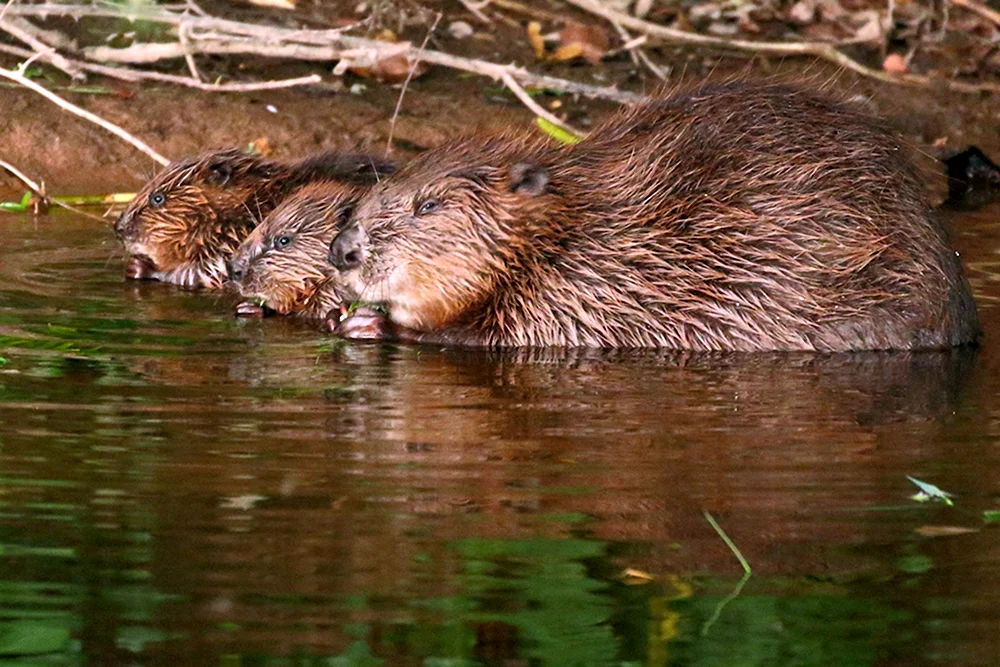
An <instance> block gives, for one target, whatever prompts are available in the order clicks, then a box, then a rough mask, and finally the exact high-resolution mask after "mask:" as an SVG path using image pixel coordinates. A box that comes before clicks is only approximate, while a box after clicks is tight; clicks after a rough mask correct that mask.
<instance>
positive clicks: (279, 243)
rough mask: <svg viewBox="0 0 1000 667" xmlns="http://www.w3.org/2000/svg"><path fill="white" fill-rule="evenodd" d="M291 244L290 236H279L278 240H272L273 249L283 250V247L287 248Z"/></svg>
mask: <svg viewBox="0 0 1000 667" xmlns="http://www.w3.org/2000/svg"><path fill="white" fill-rule="evenodd" d="M291 242H292V237H291V236H279V237H278V238H276V239H274V247H275V248H284V247H285V246H287V245H288V244H289V243H291Z"/></svg>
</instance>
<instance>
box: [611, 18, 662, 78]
mask: <svg viewBox="0 0 1000 667" xmlns="http://www.w3.org/2000/svg"><path fill="white" fill-rule="evenodd" d="M611 25H613V26H614V27H615V30H616V31H617V32H618V35H619V36H620V37H621V38H622V41H624V42H625V44H624V45H623V46H622V50H624V51H628V54H629V56H631V58H632V62H634V63H635V64H636V65H637V66H638V65H639V63H642V64H643V65H645V66H646V67H647V68H649V71H650V72H652V73H653V76H655V77H656V78H657V79H659V80H660V81H666V80H667V73H666V72H665V71H664V70H663V68H661V67H660V66H659V65H657V64H656V63H654V62H653V61H652V60H651V59H650V57H649V56H647V55H646V52H645V51H643V50H642V49H641V48H639V47H640V46H642V44H644V43H645V40H644V39H643V38H645V37H647V36H646V35H643V36H642V37H638V38H636V39H632V35H630V34H629V33H628V31H627V30H625V28H623V27H621V25H619V24H617V23H612V24H611ZM640 39H642V40H643V41H642V42H640V41H639V40H640Z"/></svg>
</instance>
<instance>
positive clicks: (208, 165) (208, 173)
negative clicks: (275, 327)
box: [115, 150, 394, 288]
mask: <svg viewBox="0 0 1000 667" xmlns="http://www.w3.org/2000/svg"><path fill="white" fill-rule="evenodd" d="M393 169H394V167H393V165H392V164H391V163H389V162H386V161H385V160H383V159H380V158H375V157H372V156H369V155H364V154H351V153H337V152H327V153H319V154H317V155H314V156H311V157H308V158H306V159H304V160H301V161H298V162H278V161H275V160H269V159H266V158H264V157H261V156H259V155H250V154H247V153H244V152H242V151H239V150H225V151H219V152H214V153H206V154H203V155H199V156H196V157H192V158H189V159H186V160H181V161H178V162H175V163H173V164H171V165H169V166H168V167H167V168H166V169H164V170H163V171H162V172H160V173H159V174H158V175H157V176H156V177H155V178H153V180H151V181H150V182H149V183H147V184H146V185H145V186H144V187H143V188H142V190H140V191H139V192H138V193H137V194H136V197H135V199H134V200H133V201H132V203H131V204H129V206H128V208H127V209H125V211H124V212H123V213H122V214H121V216H120V217H119V218H118V221H117V223H116V224H115V234H116V235H117V236H118V238H119V239H121V240H122V242H123V243H124V245H125V250H126V251H127V252H128V254H129V255H130V257H131V258H130V261H129V263H128V266H127V269H126V277H128V278H131V279H136V280H140V279H152V280H162V281H164V282H169V283H174V284H177V285H183V286H186V287H207V288H217V287H220V286H221V285H222V283H223V282H224V281H225V278H226V260H227V259H228V258H229V256H230V255H231V254H232V253H233V252H234V251H235V250H236V248H237V247H238V246H239V244H240V241H242V240H243V239H244V238H245V237H246V235H247V234H249V233H250V230H252V229H253V228H254V226H255V225H256V224H257V223H258V222H259V221H260V220H261V219H263V218H264V216H266V215H267V214H268V213H270V212H271V210H272V209H274V207H275V206H277V205H278V203H279V202H280V201H281V200H282V199H284V198H285V197H286V196H288V194H290V193H291V192H292V191H294V190H295V189H297V188H299V187H301V186H302V185H304V184H306V183H310V182H312V181H316V180H331V179H332V180H338V181H344V182H346V183H354V184H370V183H374V182H375V181H376V180H378V178H379V177H380V176H382V175H385V174H388V173H390V172H391V171H393Z"/></svg>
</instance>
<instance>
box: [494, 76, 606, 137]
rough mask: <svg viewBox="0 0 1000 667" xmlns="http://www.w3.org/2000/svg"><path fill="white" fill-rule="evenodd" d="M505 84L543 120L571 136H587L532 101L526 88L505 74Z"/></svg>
mask: <svg viewBox="0 0 1000 667" xmlns="http://www.w3.org/2000/svg"><path fill="white" fill-rule="evenodd" d="M503 83H504V85H505V86H507V87H508V88H509V89H510V92H512V93H514V95H515V96H516V97H517V99H519V100H521V104H523V105H524V106H526V107H528V109H530V110H531V112H532V113H534V114H535V115H536V116H541V117H542V118H544V119H545V120H547V121H549V122H550V123H552V124H553V125H555V126H556V127H559V128H562V129H563V130H566V131H567V132H569V133H570V134H575V135H576V136H578V137H585V136H587V133H586V132H581V131H580V130H578V129H576V128H574V127H572V126H570V125H567V124H566V123H564V122H562V121H561V120H559V119H558V118H556V117H555V116H553V115H552V114H551V113H549V112H548V111H546V110H545V109H543V108H542V107H541V106H540V105H539V104H538V103H537V102H535V100H533V99H531V96H530V95H528V93H527V92H525V90H524V88H522V87H521V85H520V84H519V83H518V82H517V81H515V80H514V77H512V76H511V75H510V74H506V73H505V74H504V75H503Z"/></svg>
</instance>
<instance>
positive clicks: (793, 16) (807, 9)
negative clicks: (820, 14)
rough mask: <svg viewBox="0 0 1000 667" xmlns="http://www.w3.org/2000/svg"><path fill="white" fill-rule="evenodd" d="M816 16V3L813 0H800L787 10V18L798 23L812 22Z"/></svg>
mask: <svg viewBox="0 0 1000 667" xmlns="http://www.w3.org/2000/svg"><path fill="white" fill-rule="evenodd" d="M814 18H816V3H815V2H813V0H800V1H799V2H796V3H795V4H794V5H792V7H791V9H789V10H788V20H789V21H792V22H793V23H798V24H799V25H805V24H807V23H812V21H813V19H814Z"/></svg>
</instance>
